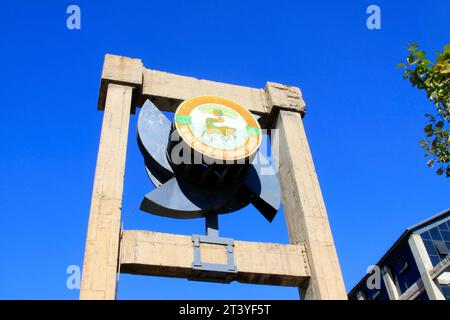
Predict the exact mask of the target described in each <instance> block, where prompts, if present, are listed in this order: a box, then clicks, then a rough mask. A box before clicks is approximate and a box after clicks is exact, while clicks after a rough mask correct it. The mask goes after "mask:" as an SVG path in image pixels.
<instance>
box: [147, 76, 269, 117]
mask: <svg viewBox="0 0 450 320" xmlns="http://www.w3.org/2000/svg"><path fill="white" fill-rule="evenodd" d="M199 95H218V96H222V97H224V98H227V99H230V100H233V101H235V102H237V103H239V104H241V105H242V106H243V107H245V108H247V109H248V110H249V111H250V112H253V113H256V114H258V115H261V116H265V115H268V114H269V113H270V108H269V104H268V102H267V99H266V95H265V91H264V89H256V88H251V87H246V86H239V85H234V84H228V83H222V82H216V81H210V80H202V79H197V78H193V77H187V76H181V75H177V74H173V73H168V72H161V71H157V70H152V69H145V70H144V80H143V86H142V96H143V98H150V99H151V100H152V101H153V102H154V103H155V104H156V105H157V106H158V108H160V109H162V110H164V111H170V112H174V111H175V110H176V108H177V107H178V105H179V104H180V103H181V102H183V101H184V100H186V99H189V98H192V97H195V96H199Z"/></svg>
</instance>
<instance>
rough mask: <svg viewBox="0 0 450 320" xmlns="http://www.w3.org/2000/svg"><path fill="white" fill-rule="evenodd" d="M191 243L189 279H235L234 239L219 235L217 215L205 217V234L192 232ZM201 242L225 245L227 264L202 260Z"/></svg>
mask: <svg viewBox="0 0 450 320" xmlns="http://www.w3.org/2000/svg"><path fill="white" fill-rule="evenodd" d="M192 243H193V245H194V262H193V263H192V276H191V277H189V278H188V279H189V280H195V281H209V282H221V283H230V282H232V281H233V280H234V279H235V277H236V274H237V267H236V265H235V263H234V239H232V238H222V237H219V226H218V218H217V215H210V216H207V217H206V236H205V235H197V234H193V235H192ZM201 243H209V244H216V245H221V246H225V247H226V255H227V264H220V263H206V262H202V258H201V250H200V244H201Z"/></svg>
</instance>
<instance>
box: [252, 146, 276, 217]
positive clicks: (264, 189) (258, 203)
mask: <svg viewBox="0 0 450 320" xmlns="http://www.w3.org/2000/svg"><path fill="white" fill-rule="evenodd" d="M244 185H245V186H246V187H247V189H248V190H249V191H250V192H251V194H252V195H253V198H252V204H253V205H254V206H255V208H256V209H258V210H259V211H260V212H261V213H262V215H263V216H264V217H265V218H266V219H267V220H269V222H272V220H273V218H274V217H275V215H276V213H277V212H278V209H279V208H280V205H281V198H280V185H279V183H278V178H277V174H276V172H275V170H274V169H273V168H272V166H271V165H270V163H269V161H268V160H267V158H266V157H264V156H263V155H262V154H261V153H258V154H257V156H256V157H255V159H254V160H253V163H252V164H251V166H250V168H249V169H248V171H247V173H246V176H245V180H244Z"/></svg>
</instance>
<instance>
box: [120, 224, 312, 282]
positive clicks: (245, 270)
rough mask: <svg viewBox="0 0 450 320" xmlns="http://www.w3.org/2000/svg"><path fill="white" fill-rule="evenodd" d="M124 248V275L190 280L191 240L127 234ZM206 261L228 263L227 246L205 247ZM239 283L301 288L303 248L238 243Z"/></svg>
mask: <svg viewBox="0 0 450 320" xmlns="http://www.w3.org/2000/svg"><path fill="white" fill-rule="evenodd" d="M120 245H121V247H120V263H121V268H120V271H121V273H130V274H140V275H153V276H165V277H178V278H188V277H189V276H190V275H191V274H192V262H193V260H194V249H193V244H192V240H191V237H190V236H184V235H176V234H168V233H159V232H150V231H137V230H136V231H135V230H133V231H124V232H123V233H122V240H121V244H120ZM201 256H202V261H205V262H212V263H225V262H226V255H225V246H221V245H212V244H208V245H202V247H201ZM234 257H235V264H236V265H237V268H238V274H237V278H236V280H237V281H239V282H242V283H254V284H271V285H281V286H301V285H303V284H304V282H305V280H307V279H308V278H309V268H308V263H307V257H306V253H305V250H304V246H303V245H302V244H299V245H283V244H275V243H262V242H247V241H235V247H234Z"/></svg>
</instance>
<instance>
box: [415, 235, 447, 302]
mask: <svg viewBox="0 0 450 320" xmlns="http://www.w3.org/2000/svg"><path fill="white" fill-rule="evenodd" d="M408 243H409V246H410V248H411V251H412V253H413V255H414V260H415V262H416V265H417V268H418V269H419V272H420V277H421V279H422V282H423V285H424V287H425V290H426V292H427V294H428V298H429V299H430V300H445V297H444V295H443V294H442V291H441V289H440V288H439V284H438V282H437V279H436V281H435V280H433V278H432V277H431V276H430V271H431V270H432V269H433V264H432V263H431V260H430V257H429V256H428V252H427V250H426V248H425V245H424V243H423V240H422V237H421V236H420V235H418V234H414V233H413V234H412V235H411V236H410V237H409V240H408Z"/></svg>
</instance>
